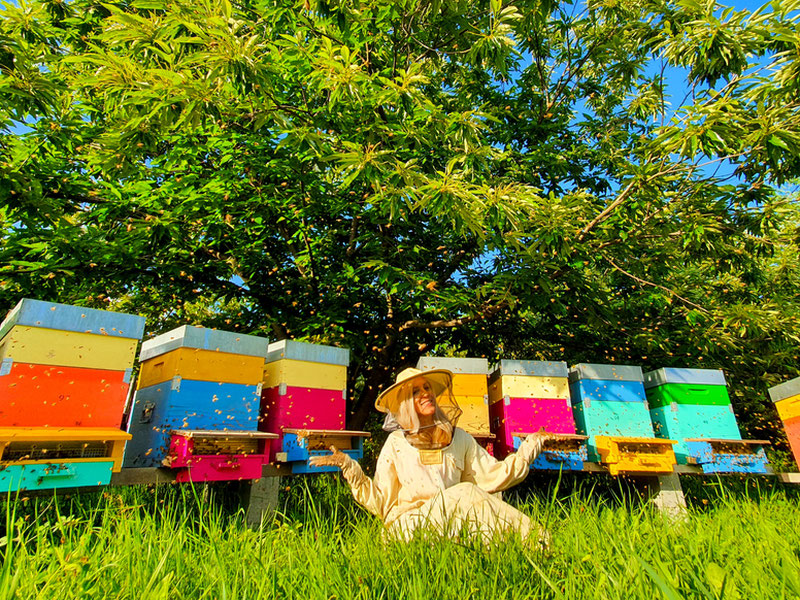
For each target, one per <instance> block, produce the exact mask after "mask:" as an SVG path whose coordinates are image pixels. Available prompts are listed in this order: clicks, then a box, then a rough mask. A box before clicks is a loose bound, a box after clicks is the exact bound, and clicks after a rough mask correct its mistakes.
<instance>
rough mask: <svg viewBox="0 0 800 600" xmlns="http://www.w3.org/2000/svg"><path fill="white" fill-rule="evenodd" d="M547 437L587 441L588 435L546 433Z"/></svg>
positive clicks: (515, 435)
mask: <svg viewBox="0 0 800 600" xmlns="http://www.w3.org/2000/svg"><path fill="white" fill-rule="evenodd" d="M511 435H513V436H514V437H528V436H529V435H533V433H521V432H516V431H515V432H514V433H512V434H511ZM548 435H550V436H552V437H554V438H555V439H557V440H588V439H589V436H588V435H578V434H577V433H548Z"/></svg>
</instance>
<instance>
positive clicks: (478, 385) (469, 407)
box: [417, 356, 494, 443]
mask: <svg viewBox="0 0 800 600" xmlns="http://www.w3.org/2000/svg"><path fill="white" fill-rule="evenodd" d="M417 368H418V369H420V370H421V371H430V370H433V369H446V370H448V371H450V372H451V373H452V374H453V396H455V399H456V402H457V403H458V406H459V408H460V409H461V411H462V413H461V417H460V418H459V420H458V426H459V427H460V428H461V429H463V430H464V431H466V432H467V433H469V434H470V435H472V436H473V437H475V438H477V439H478V441H479V442H484V443H485V442H486V440H490V439H493V438H494V436H493V435H492V432H491V427H490V424H489V387H488V377H489V361H488V360H487V359H485V358H440V357H434V356H423V357H420V359H419V360H418V361H417Z"/></svg>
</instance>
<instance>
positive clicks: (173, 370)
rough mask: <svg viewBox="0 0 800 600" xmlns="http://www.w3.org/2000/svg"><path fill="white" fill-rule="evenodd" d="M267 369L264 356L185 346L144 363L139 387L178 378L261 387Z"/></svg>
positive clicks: (140, 373) (140, 372)
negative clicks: (259, 385)
mask: <svg viewBox="0 0 800 600" xmlns="http://www.w3.org/2000/svg"><path fill="white" fill-rule="evenodd" d="M263 370H264V357H263V356H249V355H245V354H232V353H229V352H216V351H214V350H204V349H199V348H189V347H183V348H177V349H175V350H171V351H170V352H166V353H164V354H159V355H158V356H156V357H154V358H150V359H148V360H145V361H143V362H142V366H141V370H140V371H139V385H138V387H139V389H142V388H146V387H148V386H151V385H156V384H159V383H163V382H165V381H169V380H170V379H172V378H173V377H175V376H180V377H181V378H182V379H191V380H193V381H218V382H222V383H237V384H242V385H258V384H259V383H260V382H261V376H262V372H263Z"/></svg>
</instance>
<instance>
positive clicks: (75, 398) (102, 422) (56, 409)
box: [0, 362, 130, 428]
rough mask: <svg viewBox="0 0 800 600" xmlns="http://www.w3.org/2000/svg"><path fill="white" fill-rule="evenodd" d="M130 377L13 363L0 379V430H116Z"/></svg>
mask: <svg viewBox="0 0 800 600" xmlns="http://www.w3.org/2000/svg"><path fill="white" fill-rule="evenodd" d="M129 379H130V373H129V372H126V371H110V370H106V369H83V368H79V367H54V366H51V365H35V364H28V363H18V362H14V363H13V364H11V366H10V369H8V372H7V373H6V374H5V375H2V376H0V426H2V427H8V426H14V427H43V426H49V427H116V428H119V426H120V424H121V422H122V413H123V410H124V408H125V399H126V397H127V395H128V389H129V387H130V386H129Z"/></svg>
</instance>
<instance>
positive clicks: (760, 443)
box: [684, 438, 772, 446]
mask: <svg viewBox="0 0 800 600" xmlns="http://www.w3.org/2000/svg"><path fill="white" fill-rule="evenodd" d="M684 441H685V442H709V443H712V444H752V445H754V446H768V445H771V444H772V442H770V441H767V440H731V439H727V440H722V439H716V438H686V439H685V440H684Z"/></svg>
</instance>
